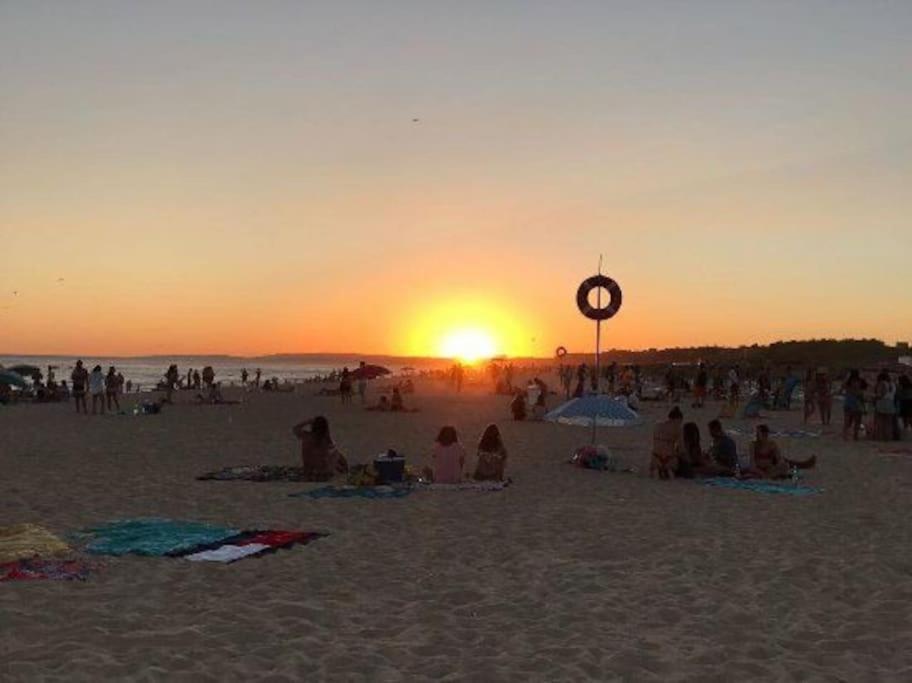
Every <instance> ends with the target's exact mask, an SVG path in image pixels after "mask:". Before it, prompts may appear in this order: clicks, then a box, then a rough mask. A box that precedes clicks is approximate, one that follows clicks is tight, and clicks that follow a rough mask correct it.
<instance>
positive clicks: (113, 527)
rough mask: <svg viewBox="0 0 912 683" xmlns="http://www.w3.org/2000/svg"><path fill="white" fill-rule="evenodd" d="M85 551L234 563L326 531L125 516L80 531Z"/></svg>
mask: <svg viewBox="0 0 912 683" xmlns="http://www.w3.org/2000/svg"><path fill="white" fill-rule="evenodd" d="M81 535H82V537H83V538H84V539H85V540H86V541H87V545H86V550H87V551H88V552H90V553H92V554H95V555H146V556H157V557H162V556H166V557H182V558H184V559H187V560H190V561H191V562H222V563H229V562H235V561H237V560H240V559H242V558H245V557H255V556H258V555H263V554H265V553H269V552H275V551H276V550H279V549H281V548H289V547H291V546H293V545H296V544H306V543H310V542H311V541H313V540H316V539H317V538H320V537H321V536H325V535H326V534H321V533H316V532H311V531H286V530H284V529H253V530H248V531H238V530H237V529H231V528H228V527H219V526H215V525H211V524H202V523H200V522H187V521H182V520H173V519H127V520H121V521H117V522H111V523H110V524H106V525H104V526H100V527H96V528H93V529H87V530H85V531H84V532H82V534H81Z"/></svg>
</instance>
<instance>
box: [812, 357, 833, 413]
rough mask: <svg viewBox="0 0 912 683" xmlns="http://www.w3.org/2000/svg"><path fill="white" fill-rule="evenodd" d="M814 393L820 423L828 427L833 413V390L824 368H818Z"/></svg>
mask: <svg viewBox="0 0 912 683" xmlns="http://www.w3.org/2000/svg"><path fill="white" fill-rule="evenodd" d="M814 393H815V395H816V397H817V410H818V412H819V413H820V423H821V424H824V425H828V424H830V417H831V416H832V413H833V388H832V383H831V382H830V375H829V373H828V372H827V369H826V368H818V370H817V375H816V376H815V377H814Z"/></svg>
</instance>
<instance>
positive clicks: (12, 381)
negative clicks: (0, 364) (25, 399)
mask: <svg viewBox="0 0 912 683" xmlns="http://www.w3.org/2000/svg"><path fill="white" fill-rule="evenodd" d="M0 384H8V385H10V386H11V387H19V388H20V389H25V388H26V387H27V386H28V382H26V381H25V380H24V379H23V378H22V375H18V374H16V373H15V372H13V371H12V370H0Z"/></svg>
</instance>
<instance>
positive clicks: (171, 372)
mask: <svg viewBox="0 0 912 683" xmlns="http://www.w3.org/2000/svg"><path fill="white" fill-rule="evenodd" d="M179 378H180V373H179V372H178V371H177V366H176V365H169V366H168V370H167V372H165V400H166V401H168V403H174V388H175V387H176V386H177V380H178V379H179Z"/></svg>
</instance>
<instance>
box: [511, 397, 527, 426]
mask: <svg viewBox="0 0 912 683" xmlns="http://www.w3.org/2000/svg"><path fill="white" fill-rule="evenodd" d="M510 412H511V413H513V419H514V420H516V421H517V422H522V421H523V420H525V419H526V396H525V394H524V393H523V392H522V391H517V392H516V395H515V396H514V397H513V400H512V401H510Z"/></svg>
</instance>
